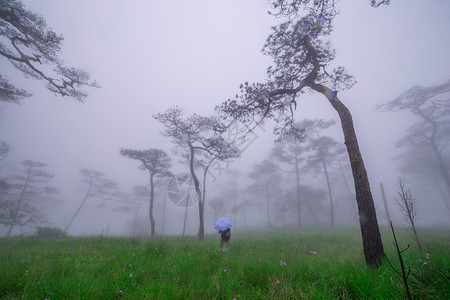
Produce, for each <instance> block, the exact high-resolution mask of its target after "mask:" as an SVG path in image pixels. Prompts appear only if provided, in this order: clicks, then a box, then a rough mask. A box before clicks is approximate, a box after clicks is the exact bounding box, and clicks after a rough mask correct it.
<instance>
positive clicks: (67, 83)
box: [0, 0, 99, 103]
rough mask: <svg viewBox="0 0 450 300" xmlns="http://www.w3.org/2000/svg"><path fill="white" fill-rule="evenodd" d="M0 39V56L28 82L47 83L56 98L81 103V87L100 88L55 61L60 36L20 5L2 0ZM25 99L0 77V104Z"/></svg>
mask: <svg viewBox="0 0 450 300" xmlns="http://www.w3.org/2000/svg"><path fill="white" fill-rule="evenodd" d="M0 36H2V37H3V39H2V40H1V42H0V55H1V56H3V58H5V59H7V60H9V62H11V64H12V65H13V66H14V67H15V68H16V69H18V70H19V71H21V72H22V73H24V74H25V76H26V77H27V78H29V77H31V78H35V79H39V80H44V81H46V82H47V89H48V90H50V91H51V92H53V93H54V94H55V95H60V96H68V97H73V98H75V99H77V100H78V101H81V102H83V101H84V99H85V98H86V96H87V92H86V91H83V90H81V89H80V88H81V87H83V86H90V87H99V85H98V83H97V82H96V81H92V80H91V79H90V77H89V74H88V73H86V72H85V71H83V70H81V69H76V68H73V67H66V66H65V65H64V63H63V61H62V59H60V58H59V57H58V53H59V52H60V51H61V44H62V41H63V36H62V35H59V34H57V33H55V32H54V31H53V30H52V29H51V28H49V27H48V26H47V23H46V21H45V20H44V19H43V18H42V17H41V16H39V15H37V14H35V13H33V12H30V11H28V10H26V9H25V7H24V5H23V4H22V3H21V1H19V0H1V5H0ZM49 68H53V70H49ZM28 96H31V95H30V94H29V93H28V92H27V91H25V90H23V89H19V88H16V87H15V86H14V85H13V84H12V83H10V82H9V81H8V79H7V78H6V77H4V76H2V75H1V74H0V101H5V102H16V103H18V101H19V100H20V99H21V98H24V97H28Z"/></svg>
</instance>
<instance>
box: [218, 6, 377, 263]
mask: <svg viewBox="0 0 450 300" xmlns="http://www.w3.org/2000/svg"><path fill="white" fill-rule="evenodd" d="M334 16H335V12H334V11H328V12H326V11H324V12H323V13H314V12H311V13H309V14H308V15H306V16H305V17H303V18H301V19H299V20H298V21H294V20H290V21H288V22H285V23H283V24H281V25H279V26H278V27H274V28H273V33H272V34H271V35H270V36H269V37H268V39H267V41H266V44H265V45H264V48H263V53H264V54H267V55H270V56H272V57H273V59H274V66H272V67H269V68H268V76H269V78H268V80H267V82H266V83H254V84H248V83H244V84H242V85H241V93H240V94H239V95H237V96H236V99H229V100H228V101H226V102H224V103H222V105H221V106H219V107H218V110H219V111H220V112H221V113H222V115H223V120H224V123H227V122H228V121H230V120H233V121H234V120H239V121H240V122H243V123H245V124H246V125H247V126H248V128H249V130H252V129H253V128H255V127H256V126H258V124H259V123H260V122H262V120H263V119H265V118H271V119H273V120H274V121H275V122H276V123H277V125H276V126H275V128H274V133H275V134H277V135H279V138H280V139H282V138H284V137H286V136H289V135H292V134H296V131H298V129H296V128H295V127H294V126H293V124H294V122H295V120H294V110H295V109H296V106H297V102H296V100H297V97H298V96H299V95H300V94H303V93H304V92H305V91H306V90H310V91H315V92H318V93H320V94H322V95H324V96H325V97H326V99H327V100H328V102H329V103H330V104H331V106H332V107H333V108H334V109H335V110H336V112H337V113H338V115H339V117H340V120H341V125H342V130H343V133H344V138H345V145H346V147H347V152H348V155H349V159H350V164H351V168H352V172H353V178H354V185H355V193H356V202H357V204H358V212H359V219H360V227H361V234H362V240H363V248H364V254H365V259H366V263H367V264H368V265H370V266H379V265H380V264H381V261H382V257H383V256H384V250H383V244H382V240H381V234H380V230H379V227H378V222H377V217H376V212H375V206H374V202H373V198H372V193H371V190H370V185H369V180H368V177H367V172H366V168H365V167H364V162H363V159H362V156H361V152H360V150H359V146H358V140H357V137H356V134H355V130H354V126H353V120H352V115H351V113H350V111H349V110H348V109H347V107H346V106H345V105H344V104H343V103H342V102H341V101H340V100H339V98H338V96H337V91H338V90H342V89H346V88H350V87H352V86H353V84H354V83H355V81H354V79H353V77H352V76H350V75H348V74H347V73H346V70H345V69H344V68H343V67H337V68H334V69H333V70H329V69H328V67H329V65H330V63H331V62H332V61H333V59H334V51H333V50H332V49H330V46H329V43H327V42H325V41H324V40H323V39H324V38H325V37H327V36H328V35H329V34H330V32H331V30H332V24H331V21H332V19H333V18H334ZM224 126H225V127H224V128H223V130H226V125H224Z"/></svg>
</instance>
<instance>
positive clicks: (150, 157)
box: [120, 148, 172, 237]
mask: <svg viewBox="0 0 450 300" xmlns="http://www.w3.org/2000/svg"><path fill="white" fill-rule="evenodd" d="M120 154H121V155H123V156H125V157H128V158H131V159H135V160H137V161H139V162H140V163H141V164H140V165H139V169H141V170H147V171H148V172H149V175H150V207H149V211H148V215H149V218H150V226H151V237H154V236H155V219H154V217H153V202H154V199H155V183H154V178H155V177H161V176H170V172H169V169H170V167H171V166H172V163H171V161H172V159H171V158H170V157H169V155H168V154H167V153H166V152H165V151H163V150H160V149H152V148H150V149H147V150H134V149H121V150H120Z"/></svg>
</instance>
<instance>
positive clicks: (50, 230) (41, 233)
mask: <svg viewBox="0 0 450 300" xmlns="http://www.w3.org/2000/svg"><path fill="white" fill-rule="evenodd" d="M36 236H38V237H65V236H66V233H65V232H64V231H63V230H62V229H61V228H56V227H38V228H36Z"/></svg>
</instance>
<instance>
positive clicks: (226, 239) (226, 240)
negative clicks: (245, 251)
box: [219, 228, 231, 253]
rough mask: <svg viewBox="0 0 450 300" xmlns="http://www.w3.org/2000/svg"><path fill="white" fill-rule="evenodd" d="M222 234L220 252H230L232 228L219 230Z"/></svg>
mask: <svg viewBox="0 0 450 300" xmlns="http://www.w3.org/2000/svg"><path fill="white" fill-rule="evenodd" d="M219 234H220V250H222V252H223V253H225V252H228V250H229V249H230V238H231V230H230V228H228V229H225V230H219Z"/></svg>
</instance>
